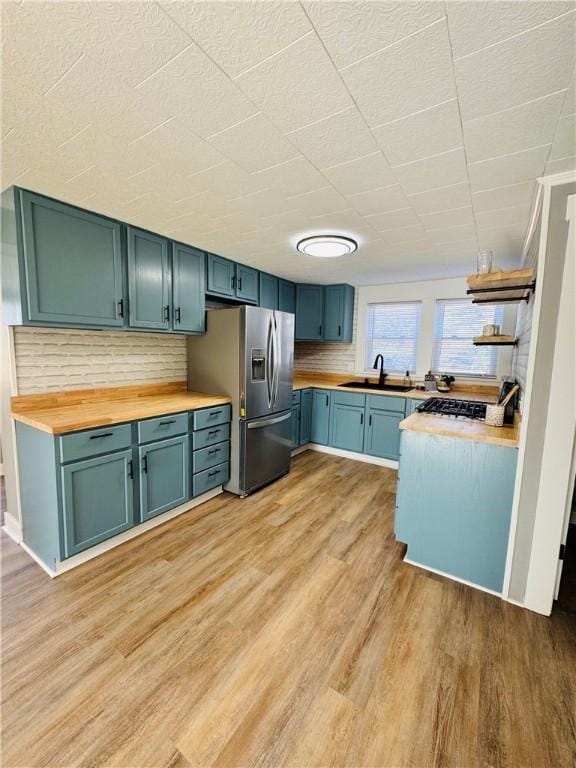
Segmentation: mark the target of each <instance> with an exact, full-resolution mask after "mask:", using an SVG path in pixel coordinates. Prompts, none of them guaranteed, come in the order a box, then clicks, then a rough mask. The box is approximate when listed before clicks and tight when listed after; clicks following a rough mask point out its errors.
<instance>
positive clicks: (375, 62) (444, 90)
mask: <svg viewBox="0 0 576 768" xmlns="http://www.w3.org/2000/svg"><path fill="white" fill-rule="evenodd" d="M342 76H343V78H344V80H345V82H346V84H347V86H348V88H349V89H350V91H351V93H352V95H353V96H354V98H355V99H356V102H357V104H358V106H359V107H360V110H361V111H362V113H363V115H364V117H365V118H366V120H367V121H368V123H369V124H370V125H372V126H376V125H382V124H383V123H387V122H389V121H391V120H396V119H398V118H400V117H406V116H407V115H410V114H412V113H413V112H417V111H419V110H421V109H427V108H428V107H432V106H434V105H435V104H440V103H441V102H443V101H447V100H448V99H452V98H454V97H455V96H456V90H455V86H454V77H453V71H452V57H451V53H450V41H449V39H448V29H447V26H446V21H445V20H441V21H439V22H437V23H435V24H434V25H433V26H431V27H428V28H427V29H424V30H423V31H422V32H418V33H417V34H415V35H413V36H412V37H409V38H406V39H405V40H402V41H401V42H399V43H396V44H394V45H392V46H390V48H386V49H385V50H384V51H381V52H380V53H377V54H375V55H374V56H370V57H369V58H367V59H363V60H362V61H359V62H358V63H357V64H354V65H352V66H351V67H350V68H348V69H345V70H343V71H342Z"/></svg>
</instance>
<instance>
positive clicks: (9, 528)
mask: <svg viewBox="0 0 576 768" xmlns="http://www.w3.org/2000/svg"><path fill="white" fill-rule="evenodd" d="M2 530H3V531H4V532H5V533H7V534H8V536H10V538H11V539H13V540H14V541H15V542H16V544H20V543H21V542H22V528H21V527H20V524H19V522H18V521H17V520H16V518H15V517H14V516H13V515H11V514H10V512H5V513H4V525H3V526H2Z"/></svg>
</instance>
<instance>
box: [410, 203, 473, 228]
mask: <svg viewBox="0 0 576 768" xmlns="http://www.w3.org/2000/svg"><path fill="white" fill-rule="evenodd" d="M420 221H421V222H422V224H423V225H424V226H425V227H426V229H431V230H433V229H440V228H442V227H456V226H458V225H461V224H473V223H474V216H473V214H472V206H471V205H469V206H466V207H464V208H454V209H453V210H447V211H437V212H436V213H421V214H420Z"/></svg>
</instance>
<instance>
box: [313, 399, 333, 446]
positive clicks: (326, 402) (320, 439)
mask: <svg viewBox="0 0 576 768" xmlns="http://www.w3.org/2000/svg"><path fill="white" fill-rule="evenodd" d="M329 428H330V392H329V391H328V390H326V389H314V390H313V394H312V425H311V429H310V437H311V441H312V442H313V443H318V444H319V445H328V431H329Z"/></svg>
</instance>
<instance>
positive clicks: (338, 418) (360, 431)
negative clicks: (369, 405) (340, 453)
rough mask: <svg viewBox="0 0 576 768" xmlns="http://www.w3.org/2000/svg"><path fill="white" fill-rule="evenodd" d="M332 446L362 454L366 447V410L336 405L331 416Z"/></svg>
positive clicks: (352, 406) (355, 406) (354, 406)
mask: <svg viewBox="0 0 576 768" xmlns="http://www.w3.org/2000/svg"><path fill="white" fill-rule="evenodd" d="M330 445H331V446H332V447H333V448H341V449H342V450H345V451H357V452H358V453H362V449H363V447H364V408H362V407H358V406H357V405H340V404H338V403H334V404H333V405H332V409H331V415H330Z"/></svg>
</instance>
